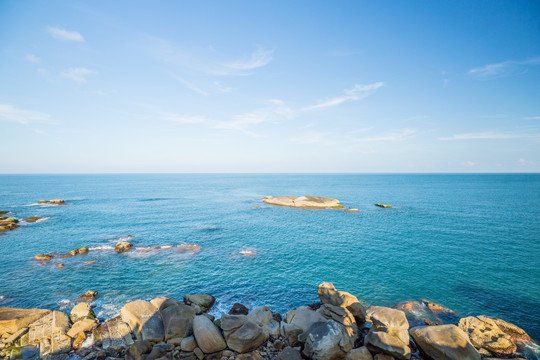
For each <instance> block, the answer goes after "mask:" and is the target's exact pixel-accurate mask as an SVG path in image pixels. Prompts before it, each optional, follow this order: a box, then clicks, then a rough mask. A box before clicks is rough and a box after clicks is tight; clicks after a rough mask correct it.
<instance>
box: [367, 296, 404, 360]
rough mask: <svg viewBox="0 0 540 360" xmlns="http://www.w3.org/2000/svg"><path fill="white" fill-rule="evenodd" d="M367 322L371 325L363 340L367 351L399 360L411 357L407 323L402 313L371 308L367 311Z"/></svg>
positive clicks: (389, 309)
mask: <svg viewBox="0 0 540 360" xmlns="http://www.w3.org/2000/svg"><path fill="white" fill-rule="evenodd" d="M367 320H368V321H370V322H371V323H372V324H373V326H372V327H371V329H370V330H369V333H368V334H367V335H366V337H365V339H364V344H366V346H367V348H368V349H370V350H373V351H374V352H381V353H384V354H388V355H391V356H393V357H395V358H397V359H401V360H404V359H409V358H410V357H411V349H410V348H409V322H408V321H407V318H406V317H405V313H404V312H403V311H401V310H396V309H391V308H387V307H382V306H371V307H370V308H368V309H367Z"/></svg>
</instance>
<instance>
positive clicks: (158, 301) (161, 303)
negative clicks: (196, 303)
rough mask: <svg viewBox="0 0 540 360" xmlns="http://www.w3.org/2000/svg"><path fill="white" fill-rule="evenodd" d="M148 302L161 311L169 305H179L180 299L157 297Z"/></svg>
mask: <svg viewBox="0 0 540 360" xmlns="http://www.w3.org/2000/svg"><path fill="white" fill-rule="evenodd" d="M150 303H151V304H152V305H154V306H155V307H156V309H158V310H159V311H163V310H165V309H166V308H168V307H169V306H175V305H181V304H183V303H182V302H181V301H176V300H172V299H169V298H168V297H164V296H163V297H158V298H155V299H152V300H150Z"/></svg>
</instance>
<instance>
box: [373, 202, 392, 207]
mask: <svg viewBox="0 0 540 360" xmlns="http://www.w3.org/2000/svg"><path fill="white" fill-rule="evenodd" d="M375 206H378V207H382V208H391V207H392V205H387V204H380V203H377V204H375Z"/></svg>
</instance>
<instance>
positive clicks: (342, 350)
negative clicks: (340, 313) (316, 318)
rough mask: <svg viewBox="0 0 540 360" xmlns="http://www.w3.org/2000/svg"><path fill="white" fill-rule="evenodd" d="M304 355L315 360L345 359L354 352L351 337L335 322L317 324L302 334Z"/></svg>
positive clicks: (300, 338)
mask: <svg viewBox="0 0 540 360" xmlns="http://www.w3.org/2000/svg"><path fill="white" fill-rule="evenodd" d="M299 340H300V341H302V342H303V343H304V350H303V352H304V355H305V356H306V357H308V358H311V359H315V360H334V359H343V358H344V357H345V356H346V354H347V353H348V352H349V351H351V350H352V347H353V344H351V342H350V337H349V335H348V334H347V333H346V332H344V331H343V328H342V327H341V325H340V324H338V323H337V322H335V321H333V320H326V321H324V322H316V323H314V324H313V325H311V326H310V327H309V329H307V331H305V332H304V333H302V334H300V337H299Z"/></svg>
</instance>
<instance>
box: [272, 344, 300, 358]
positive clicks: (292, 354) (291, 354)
mask: <svg viewBox="0 0 540 360" xmlns="http://www.w3.org/2000/svg"><path fill="white" fill-rule="evenodd" d="M301 359H302V355H300V351H299V350H297V349H295V348H292V347H290V346H287V347H286V348H285V349H283V350H282V351H281V352H280V353H279V354H278V356H277V357H276V360H301Z"/></svg>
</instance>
